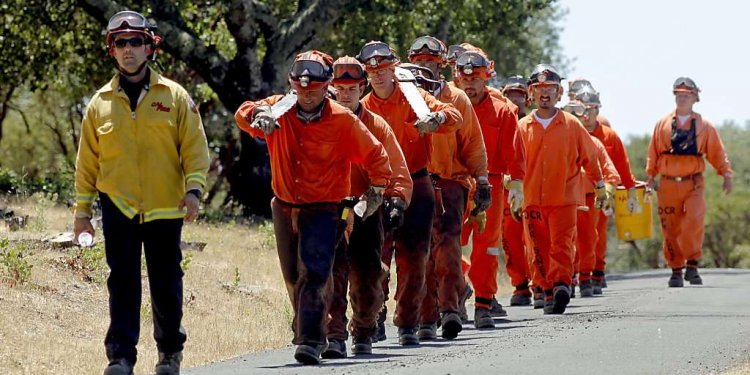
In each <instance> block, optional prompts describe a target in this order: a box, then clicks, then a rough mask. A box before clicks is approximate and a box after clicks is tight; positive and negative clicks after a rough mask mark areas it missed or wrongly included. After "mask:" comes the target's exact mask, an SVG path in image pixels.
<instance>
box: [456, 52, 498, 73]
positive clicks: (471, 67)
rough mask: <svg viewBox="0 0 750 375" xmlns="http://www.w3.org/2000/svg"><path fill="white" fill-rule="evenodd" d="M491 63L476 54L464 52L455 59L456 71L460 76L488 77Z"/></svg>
mask: <svg viewBox="0 0 750 375" xmlns="http://www.w3.org/2000/svg"><path fill="white" fill-rule="evenodd" d="M491 66H492V63H490V61H489V60H487V58H486V57H484V56H482V55H481V54H479V53H477V52H464V53H462V54H461V55H460V56H458V58H457V59H456V70H457V71H458V72H459V74H461V75H465V76H470V75H474V74H485V75H487V76H489V70H490V69H491Z"/></svg>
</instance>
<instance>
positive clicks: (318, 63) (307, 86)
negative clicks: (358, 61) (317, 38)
mask: <svg viewBox="0 0 750 375" xmlns="http://www.w3.org/2000/svg"><path fill="white" fill-rule="evenodd" d="M332 65H333V58H332V57H331V56H329V55H328V54H326V53H323V52H320V51H316V50H311V51H307V52H302V53H300V54H299V55H297V57H296V58H295V59H294V63H293V64H292V69H291V70H290V71H289V83H290V84H291V85H292V87H294V89H295V90H316V89H319V88H322V87H325V86H327V85H328V84H330V83H331V79H332V78H333V68H332Z"/></svg>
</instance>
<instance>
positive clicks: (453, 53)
mask: <svg viewBox="0 0 750 375" xmlns="http://www.w3.org/2000/svg"><path fill="white" fill-rule="evenodd" d="M464 52H466V48H464V47H461V46H460V45H458V44H454V45H452V46H450V47H448V53H447V56H446V57H447V59H448V60H450V61H455V60H456V59H457V58H458V56H460V55H461V54H462V53H464Z"/></svg>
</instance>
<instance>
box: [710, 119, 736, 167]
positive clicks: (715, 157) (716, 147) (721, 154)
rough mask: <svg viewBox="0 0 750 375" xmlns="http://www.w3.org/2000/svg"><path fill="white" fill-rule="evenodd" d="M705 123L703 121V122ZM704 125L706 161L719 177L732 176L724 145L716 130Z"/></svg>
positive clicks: (711, 126)
mask: <svg viewBox="0 0 750 375" xmlns="http://www.w3.org/2000/svg"><path fill="white" fill-rule="evenodd" d="M704 122H705V121H704ZM705 123H706V130H705V131H706V159H708V162H709V163H711V165H712V166H713V167H714V169H716V172H717V173H718V174H719V175H720V176H725V175H727V174H728V175H729V176H730V177H731V176H732V175H733V173H734V172H733V171H732V167H731V164H730V163H729V157H728V156H727V153H726V150H725V149H724V144H723V143H722V142H721V138H720V137H719V132H718V131H717V130H716V128H715V127H714V126H713V125H712V124H710V123H708V122H705Z"/></svg>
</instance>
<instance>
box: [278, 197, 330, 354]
mask: <svg viewBox="0 0 750 375" xmlns="http://www.w3.org/2000/svg"><path fill="white" fill-rule="evenodd" d="M271 213H272V215H273V229H274V232H275V234H276V248H277V250H278V254H279V263H280V264H281V274H282V275H283V276H284V282H285V283H286V289H287V292H288V293H289V299H290V301H291V303H292V308H293V309H294V321H293V322H292V330H293V331H294V340H293V341H292V342H293V343H294V344H295V345H301V344H305V345H313V346H314V345H323V344H325V343H326V335H325V327H324V325H325V318H326V306H327V305H328V295H329V294H330V293H329V291H328V289H329V288H330V285H329V280H330V279H331V269H332V267H333V258H334V251H335V250H334V249H335V247H336V232H337V224H338V221H339V220H338V219H339V218H338V204H336V203H316V204H306V205H291V204H288V203H285V202H282V201H281V200H279V199H278V198H274V199H273V200H272V201H271ZM295 217H296V218H295ZM294 222H296V226H297V231H296V232H295V230H294V225H293V224H294Z"/></svg>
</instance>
